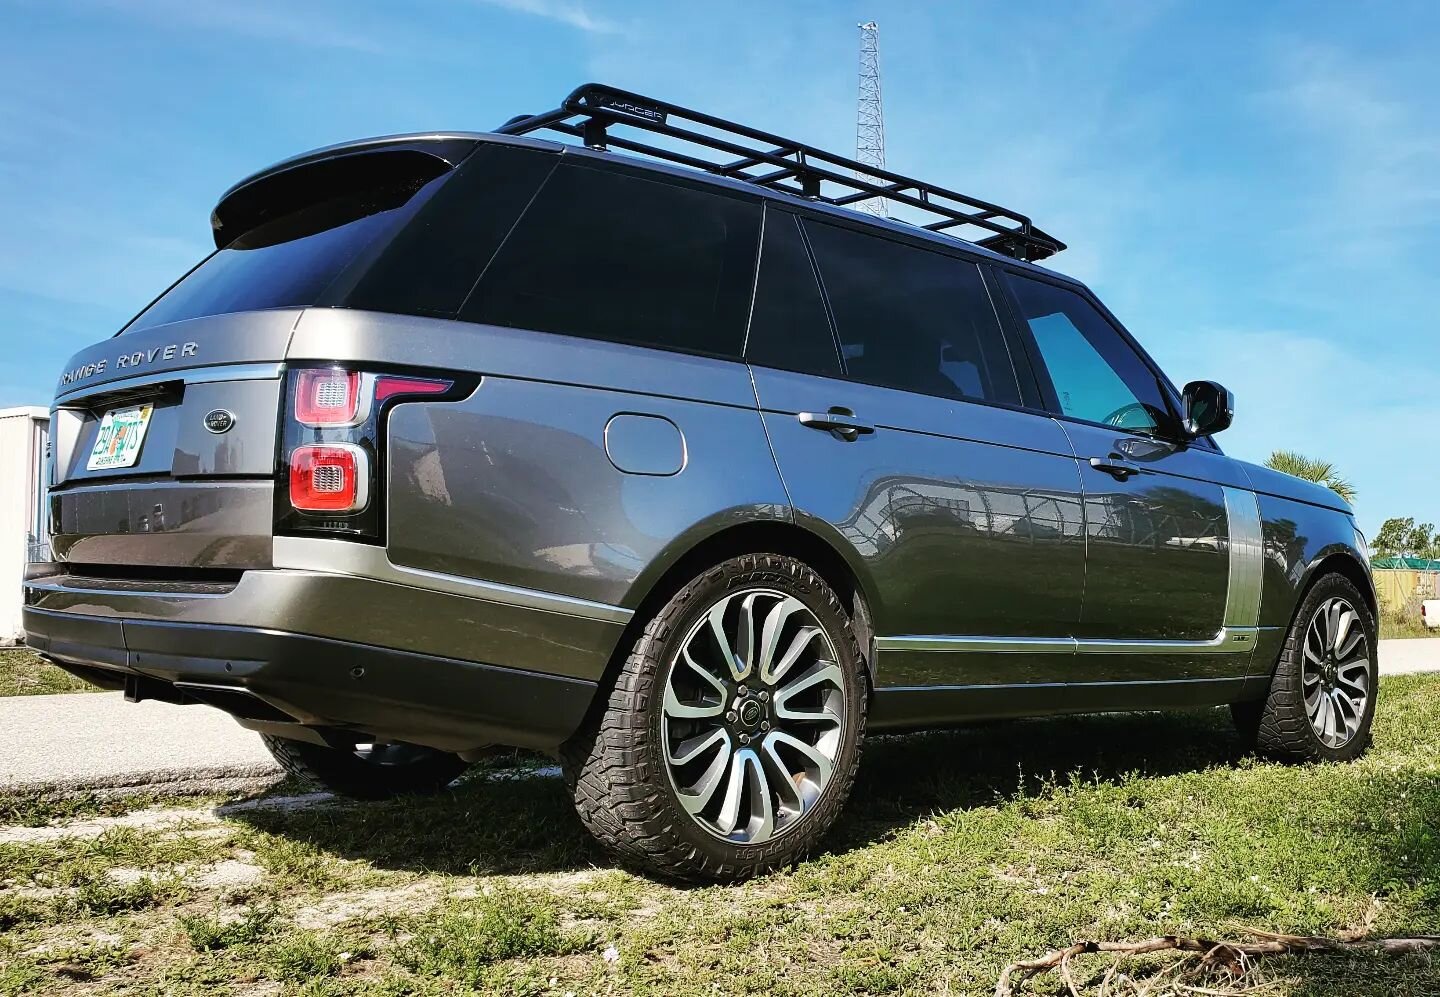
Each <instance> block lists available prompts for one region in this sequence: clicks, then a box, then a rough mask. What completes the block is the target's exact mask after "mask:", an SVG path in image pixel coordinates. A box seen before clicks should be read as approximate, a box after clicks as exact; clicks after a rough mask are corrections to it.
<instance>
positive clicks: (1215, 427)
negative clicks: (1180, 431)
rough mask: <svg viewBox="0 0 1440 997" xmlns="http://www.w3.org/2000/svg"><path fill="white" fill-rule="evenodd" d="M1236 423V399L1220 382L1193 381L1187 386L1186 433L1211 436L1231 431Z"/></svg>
mask: <svg viewBox="0 0 1440 997" xmlns="http://www.w3.org/2000/svg"><path fill="white" fill-rule="evenodd" d="M1233 421H1235V397H1234V396H1233V395H1232V394H1230V389H1229V388H1227V387H1225V385H1223V384H1220V383H1219V382H1218V381H1191V382H1190V383H1189V384H1187V385H1185V432H1187V433H1189V434H1190V435H1191V436H1211V435H1213V434H1215V433H1218V432H1221V431H1222V430H1225V429H1229V428H1230V423H1232V422H1233Z"/></svg>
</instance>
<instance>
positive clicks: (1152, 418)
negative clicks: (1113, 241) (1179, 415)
mask: <svg viewBox="0 0 1440 997" xmlns="http://www.w3.org/2000/svg"><path fill="white" fill-rule="evenodd" d="M1007 278H1008V280H1009V282H1010V286H1011V287H1012V288H1013V290H1014V292H1015V298H1016V301H1017V303H1018V304H1019V307H1020V314H1021V316H1022V317H1023V318H1024V319H1025V321H1026V323H1028V325H1029V327H1030V332H1031V333H1032V334H1033V336H1034V337H1035V345H1036V346H1037V347H1038V348H1039V351H1040V356H1041V358H1042V359H1043V360H1044V363H1045V367H1046V369H1047V371H1048V372H1049V375H1050V380H1051V382H1052V383H1053V384H1054V386H1055V394H1056V397H1057V398H1058V400H1059V405H1060V413H1061V414H1062V415H1068V416H1071V417H1073V418H1076V419H1084V420H1086V421H1088V422H1099V423H1104V424H1105V425H1109V426H1118V427H1120V428H1123V429H1135V430H1141V431H1146V432H1148V431H1153V430H1157V429H1160V428H1161V427H1164V426H1167V425H1168V424H1169V422H1170V421H1171V417H1170V414H1169V409H1168V408H1167V407H1166V404H1165V400H1164V396H1163V395H1162V394H1161V391H1160V385H1159V382H1157V381H1156V380H1155V375H1154V374H1153V373H1152V372H1151V370H1150V368H1149V367H1148V366H1146V364H1145V362H1144V361H1143V360H1141V359H1140V356H1139V354H1137V353H1136V352H1135V351H1134V349H1132V348H1131V347H1130V345H1129V344H1128V343H1126V342H1125V340H1124V339H1123V338H1122V337H1121V335H1120V333H1119V332H1118V331H1117V330H1116V329H1115V327H1114V326H1113V325H1111V324H1110V322H1109V321H1108V320H1106V318H1105V316H1103V315H1101V314H1100V313H1099V312H1098V311H1096V310H1095V308H1094V307H1092V306H1091V305H1090V303H1089V302H1087V301H1086V300H1085V299H1084V298H1082V297H1081V296H1080V295H1078V294H1076V293H1075V292H1074V291H1067V290H1065V289H1064V288H1060V287H1055V286H1054V285H1053V284H1046V283H1043V282H1041V281H1037V280H1030V279H1028V278H1025V277H1018V276H1015V275H1013V274H1010V275H1007Z"/></svg>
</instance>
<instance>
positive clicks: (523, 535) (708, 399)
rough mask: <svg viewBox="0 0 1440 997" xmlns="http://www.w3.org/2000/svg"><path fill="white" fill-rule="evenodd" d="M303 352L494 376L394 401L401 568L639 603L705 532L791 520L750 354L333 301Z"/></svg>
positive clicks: (392, 493)
mask: <svg viewBox="0 0 1440 997" xmlns="http://www.w3.org/2000/svg"><path fill="white" fill-rule="evenodd" d="M291 359H295V360H302V359H303V360H344V361H355V362H358V363H372V364H373V363H383V364H397V365H408V366H415V365H419V366H424V367H427V368H434V369H440V370H452V371H467V372H472V373H476V374H479V375H480V376H481V382H480V385H479V387H478V388H477V389H476V390H475V392H474V393H473V394H472V395H471V396H470V397H469V398H467V399H465V400H463V401H459V402H449V403H425V402H410V403H405V404H402V405H398V406H396V407H395V408H394V409H393V410H392V412H391V415H390V419H389V425H388V435H389V447H388V460H389V464H388V467H389V470H388V481H387V496H388V507H389V519H388V530H387V546H388V551H389V556H390V559H391V560H392V561H393V562H394V563H396V564H403V565H407V566H410V567H417V568H424V569H427V570H432V571H439V572H444V573H446V574H453V575H459V576H463V577H467V578H476V579H483V580H485V581H491V582H499V583H502V584H506V585H515V586H521V587H524V588H531V589H537V590H540V591H545V592H554V593H558V594H561V595H567V596H572V597H575V598H580V599H587V600H591V601H594V602H602V603H608V604H611V605H619V606H626V607H629V608H633V607H634V606H636V605H638V604H639V602H640V601H641V599H643V597H644V595H645V591H646V589H647V583H648V581H649V580H651V579H653V577H654V574H655V571H654V569H655V567H656V566H657V565H658V564H663V563H667V562H669V561H671V560H673V559H674V558H677V557H679V556H680V555H681V554H682V553H683V552H684V551H685V550H687V549H689V547H690V546H692V545H693V544H694V543H695V542H698V541H699V540H701V539H703V538H704V537H705V536H708V535H710V534H712V533H714V532H716V531H718V530H720V529H723V528H725V527H727V526H731V525H735V524H738V523H743V522H749V521H755V520H771V521H775V520H780V521H788V520H789V518H790V510H789V504H788V500H787V498H786V494H785V489H784V486H783V484H782V483H781V481H780V476H779V473H778V471H777V470H776V468H775V462H774V458H773V456H772V455H771V453H770V448H769V445H768V442H767V440H766V437H765V432H764V428H763V425H762V423H761V420H760V414H759V412H758V410H757V407H756V403H755V393H754V388H753V386H752V384H751V382H750V377H749V372H748V370H747V369H746V368H745V366H744V365H743V364H739V363H732V362H727V361H722V360H712V359H708V358H702V357H689V356H682V355H676V354H669V353H665V352H662V351H658V350H649V349H643V348H638V347H624V346H615V345H613V344H608V343H597V342H590V341H587V340H580V339H572V338H569V337H564V336H555V335H550V334H547V333H538V332H528V331H524V330H515V329H501V328H496V327H493V326H482V325H473V324H470V323H464V322H452V321H445V320H439V319H422V318H413V317H405V316H392V315H380V314H375V313H367V312H355V311H344V310H324V309H314V310H312V311H310V312H307V313H306V314H305V316H304V317H303V318H302V320H301V322H300V324H299V327H298V328H297V332H296V336H295V340H294V342H293V343H292V347H291ZM617 417H620V419H619V421H618V422H617V421H616V419H617ZM637 417H638V418H637ZM667 424H668V426H673V427H674V429H673V431H672V430H670V429H669V428H667Z"/></svg>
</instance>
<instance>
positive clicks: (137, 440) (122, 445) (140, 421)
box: [85, 403, 154, 471]
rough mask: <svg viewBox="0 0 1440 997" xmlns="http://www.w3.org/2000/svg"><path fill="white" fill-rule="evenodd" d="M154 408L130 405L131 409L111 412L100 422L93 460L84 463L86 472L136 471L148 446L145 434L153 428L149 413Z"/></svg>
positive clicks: (151, 406) (91, 450) (91, 458)
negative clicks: (122, 468) (142, 448)
mask: <svg viewBox="0 0 1440 997" xmlns="http://www.w3.org/2000/svg"><path fill="white" fill-rule="evenodd" d="M153 409H154V406H153V405H150V404H148V403H147V404H145V405H131V406H130V407H129V408H112V409H111V410H110V411H109V412H106V413H105V417H104V418H103V419H101V420H100V432H98V433H96V434H95V446H93V447H91V448H90V459H89V460H88V461H86V462H85V469H86V470H87V471H103V470H107V469H109V468H112V467H134V466H135V462H136V461H137V460H139V459H140V445H141V444H142V443H144V442H145V430H146V429H147V428H149V426H150V412H151V411H152V410H153Z"/></svg>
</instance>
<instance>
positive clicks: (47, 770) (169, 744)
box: [0, 692, 280, 793]
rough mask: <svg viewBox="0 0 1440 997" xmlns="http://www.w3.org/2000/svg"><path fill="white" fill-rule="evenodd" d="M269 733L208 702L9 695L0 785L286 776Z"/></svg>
mask: <svg viewBox="0 0 1440 997" xmlns="http://www.w3.org/2000/svg"><path fill="white" fill-rule="evenodd" d="M279 773H280V769H279V767H278V766H276V764H275V762H274V760H273V759H271V757H270V753H269V752H268V751H266V750H265V748H264V746H263V745H262V744H261V743H260V736H259V735H258V734H255V733H252V732H251V731H248V730H245V729H244V728H242V727H241V726H240V725H239V724H237V723H235V721H234V720H231V719H230V718H229V717H228V716H226V715H225V714H223V713H221V712H220V711H219V710H215V709H211V708H210V707H208V706H175V705H173V704H171V703H157V702H153V701H147V702H143V703H127V702H125V699H124V697H123V696H122V695H121V694H120V693H118V692H96V693H67V694H64V695H58V696H10V697H4V698H0V792H3V791H17V790H39V789H46V790H55V791H59V792H64V791H67V790H80V789H96V790H103V791H110V792H123V791H126V790H141V789H144V790H152V789H154V790H172V789H173V790H176V791H180V792H188V793H195V792H210V791H212V790H213V791H221V790H230V789H249V788H252V787H255V786H258V785H262V784H268V783H270V782H273V781H274V780H275V779H276V778H277V777H278V775H279Z"/></svg>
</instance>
